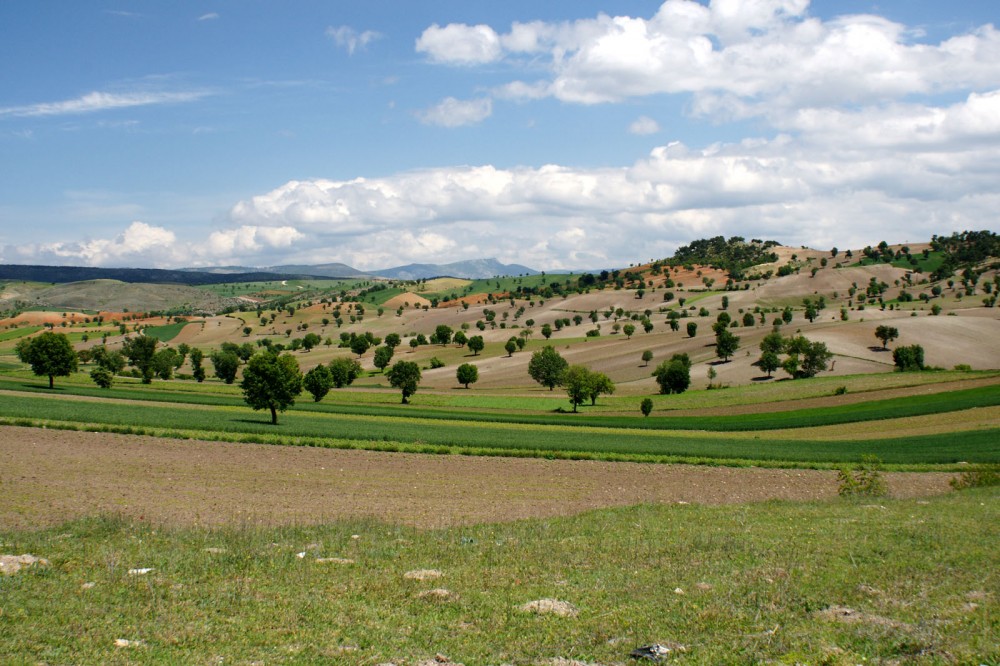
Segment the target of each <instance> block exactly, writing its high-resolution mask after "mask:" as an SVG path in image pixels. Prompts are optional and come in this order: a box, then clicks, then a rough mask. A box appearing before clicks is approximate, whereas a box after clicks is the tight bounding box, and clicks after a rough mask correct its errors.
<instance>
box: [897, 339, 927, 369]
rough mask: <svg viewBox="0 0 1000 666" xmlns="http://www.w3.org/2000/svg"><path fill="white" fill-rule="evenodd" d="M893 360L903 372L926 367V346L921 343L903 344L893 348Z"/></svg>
mask: <svg viewBox="0 0 1000 666" xmlns="http://www.w3.org/2000/svg"><path fill="white" fill-rule="evenodd" d="M892 362H893V363H895V364H896V369H897V370H899V371H901V372H908V371H912V370H923V369H924V348H923V347H921V346H920V345H903V346H902V347H896V348H895V349H893V350H892Z"/></svg>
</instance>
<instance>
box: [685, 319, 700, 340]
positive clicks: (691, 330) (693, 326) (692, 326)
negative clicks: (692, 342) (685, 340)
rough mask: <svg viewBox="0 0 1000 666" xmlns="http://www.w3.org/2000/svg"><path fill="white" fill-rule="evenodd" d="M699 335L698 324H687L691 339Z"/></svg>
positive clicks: (693, 322) (694, 322)
mask: <svg viewBox="0 0 1000 666" xmlns="http://www.w3.org/2000/svg"><path fill="white" fill-rule="evenodd" d="M697 333H698V322H696V321H689V322H688V323H687V334H688V337H689V338H693V337H694V336H695V335H697Z"/></svg>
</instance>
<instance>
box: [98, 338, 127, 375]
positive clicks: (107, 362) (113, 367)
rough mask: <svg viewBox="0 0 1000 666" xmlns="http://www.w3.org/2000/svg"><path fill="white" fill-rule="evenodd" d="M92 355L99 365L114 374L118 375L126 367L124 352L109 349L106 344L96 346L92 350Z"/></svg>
mask: <svg viewBox="0 0 1000 666" xmlns="http://www.w3.org/2000/svg"><path fill="white" fill-rule="evenodd" d="M91 357H92V359H93V361H94V363H96V364H97V365H98V367H101V368H104V369H105V370H107V371H108V372H110V373H111V374H113V375H117V374H118V373H119V372H121V371H122V370H124V369H125V365H126V362H125V357H124V356H122V353H121V352H119V351H108V348H107V347H105V346H104V345H101V346H100V347H94V348H93V350H92V351H91Z"/></svg>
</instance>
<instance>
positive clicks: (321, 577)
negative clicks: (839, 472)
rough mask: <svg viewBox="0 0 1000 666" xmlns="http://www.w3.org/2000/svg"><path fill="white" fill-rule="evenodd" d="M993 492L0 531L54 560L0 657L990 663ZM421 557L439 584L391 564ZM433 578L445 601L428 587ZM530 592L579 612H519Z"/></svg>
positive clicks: (39, 574)
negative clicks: (426, 526) (633, 657)
mask: <svg viewBox="0 0 1000 666" xmlns="http://www.w3.org/2000/svg"><path fill="white" fill-rule="evenodd" d="M998 500H1000V491H998V490H997V489H984V490H977V491H963V492H960V493H951V494H949V495H945V496H940V497H934V498H929V499H928V500H927V501H914V500H907V501H893V500H881V501H879V502H878V504H877V505H876V504H867V503H857V502H848V501H837V502H832V503H809V504H793V503H779V502H771V503H766V504H759V505H744V506H728V507H705V506H694V505H690V506H677V505H674V506H640V507H632V508H625V509H614V510H602V511H596V512H592V513H588V514H584V515H581V516H577V517H572V518H559V519H549V520H530V521H521V522H517V523H512V524H500V525H482V526H477V527H465V528H456V529H449V530H440V531H419V530H412V529H404V528H399V527H394V526H389V525H386V524H382V523H376V522H344V523H336V524H332V525H327V526H319V527H309V528H293V527H289V528H277V529H263V528H256V527H252V526H242V527H232V528H228V529H221V530H209V529H198V528H192V529H174V528H164V527H158V526H149V525H145V524H142V523H137V522H125V521H122V520H118V519H115V518H103V519H91V520H82V521H77V522H73V523H70V524H67V525H63V526H60V527H58V528H56V529H51V530H45V531H37V532H9V531H8V532H3V531H0V542H2V543H3V546H2V547H0V552H5V553H11V552H16V553H23V552H30V553H33V554H35V555H38V556H42V557H45V558H47V559H49V560H50V562H51V565H50V566H48V567H41V568H38V567H36V568H33V569H29V570H25V571H22V572H21V573H19V574H17V575H15V576H12V577H5V578H0V636H2V640H0V661H2V662H3V663H36V662H45V663H68V662H72V663H77V664H105V663H163V664H167V663H251V662H258V663H268V664H273V663H296V664H300V663H302V664H311V663H317V664H318V663H323V664H330V663H335V664H376V663H384V662H388V661H391V662H393V663H396V664H413V663H416V662H417V661H418V660H421V659H428V658H433V656H434V655H435V654H437V653H441V654H445V655H447V656H448V657H450V658H451V659H452V660H454V661H459V662H463V663H465V664H467V665H468V666H472V665H474V664H499V663H504V662H506V663H512V664H530V663H536V662H539V661H543V660H550V659H553V658H556V657H564V658H573V659H580V660H583V661H586V662H589V663H611V662H614V663H624V662H627V661H629V660H628V652H629V651H630V650H631V649H633V648H635V647H637V646H639V645H645V644H649V643H652V642H660V643H667V644H673V645H674V646H675V647H676V648H678V650H677V651H675V652H674V655H675V656H674V657H673V658H672V661H674V662H676V663H698V664H724V663H759V662H762V661H769V660H774V661H775V662H777V663H828V664H856V663H862V662H863V661H866V662H867V663H921V664H922V663H970V664H979V663H997V661H998V660H1000V648H998V646H1000V620H998V618H1000V614H998V610H1000V608H998V595H1000V573H998V572H1000V502H998ZM208 549H214V550H213V551H209V550H208ZM300 553H301V554H303V555H302V556H301V557H300V556H299V554H300ZM324 557H338V558H345V559H350V560H353V563H319V562H317V561H316V560H317V558H324ZM146 567H151V568H152V569H153V570H152V571H151V572H149V573H148V574H146V575H130V574H129V573H128V571H129V569H136V568H146ZM415 569H437V570H440V571H441V573H442V577H441V578H439V579H437V580H428V581H425V582H420V581H415V580H409V579H407V578H405V577H404V575H403V574H404V573H405V572H407V571H410V570H415ZM84 584H86V586H85V585H84ZM91 584H92V585H91ZM434 588H438V589H443V590H447V595H446V594H445V593H440V594H441V595H442V598H436V597H421V596H420V593H421V592H426V591H428V590H430V589H434ZM542 598H556V599H559V600H562V601H566V602H569V603H571V604H573V605H574V606H575V607H576V608H577V609H578V610H579V614H578V616H576V617H555V616H543V615H533V614H529V613H526V612H522V611H520V610H519V606H521V605H522V604H525V603H526V602H529V601H532V600H536V599H542ZM838 607H848V608H850V609H852V610H853V611H855V612H854V614H853V615H848V617H847V618H846V619H839V620H838V619H836V616H837V615H839V614H843V613H844V612H845V611H840V613H838V612H836V609H837V608H838ZM831 609H833V612H831ZM824 611H826V612H824ZM117 639H126V640H129V641H141V643H140V644H138V645H137V646H133V647H121V648H116V647H115V641H116V640H117ZM680 646H683V651H680V649H679V648H680Z"/></svg>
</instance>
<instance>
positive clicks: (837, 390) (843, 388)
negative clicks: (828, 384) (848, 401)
mask: <svg viewBox="0 0 1000 666" xmlns="http://www.w3.org/2000/svg"><path fill="white" fill-rule="evenodd" d="M845 393H847V387H846V386H838V387H837V388H835V389H834V390H833V394H834V395H844V394H845Z"/></svg>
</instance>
